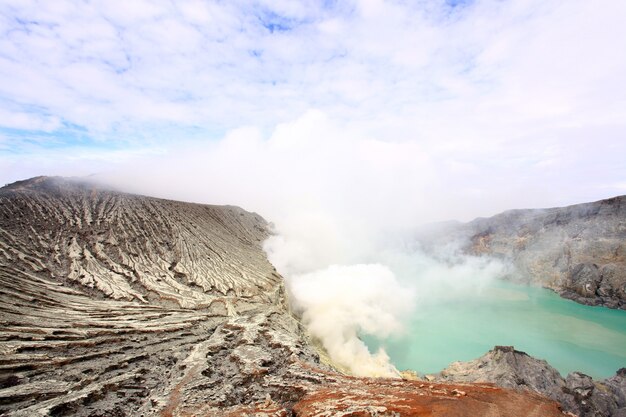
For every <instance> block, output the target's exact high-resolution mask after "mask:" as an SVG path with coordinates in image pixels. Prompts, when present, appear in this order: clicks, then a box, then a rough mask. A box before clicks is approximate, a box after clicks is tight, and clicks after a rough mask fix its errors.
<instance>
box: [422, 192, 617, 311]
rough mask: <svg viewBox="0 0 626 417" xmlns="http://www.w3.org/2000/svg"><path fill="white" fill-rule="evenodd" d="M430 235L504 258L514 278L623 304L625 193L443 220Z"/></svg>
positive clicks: (584, 299)
mask: <svg viewBox="0 0 626 417" xmlns="http://www.w3.org/2000/svg"><path fill="white" fill-rule="evenodd" d="M436 233H440V236H438V237H434V235H435V234H436ZM429 238H433V240H432V241H431V242H430V244H431V245H435V246H436V245H439V244H443V243H445V242H449V241H451V240H456V241H458V242H463V245H464V246H463V250H464V251H465V252H466V253H470V254H473V255H483V254H485V255H490V256H494V257H498V258H501V259H504V260H506V261H509V262H511V263H512V264H513V265H514V267H515V271H514V272H513V273H512V275H511V277H510V278H512V279H514V280H517V281H521V282H527V283H532V284H535V285H541V286H544V287H547V288H551V289H553V290H554V291H556V292H558V293H559V294H561V296H563V297H566V298H570V299H573V300H575V301H577V302H580V303H583V304H590V305H604V306H607V307H611V308H626V196H621V197H615V198H610V199H608V200H601V201H597V202H594V203H586V204H578V205H574V206H569V207H562V208H551V209H540V210H511V211H507V212H504V213H501V214H498V215H496V216H493V217H489V218H479V219H476V220H474V221H472V222H469V223H466V224H447V225H445V227H442V228H437V229H434V230H431V231H430V236H429Z"/></svg>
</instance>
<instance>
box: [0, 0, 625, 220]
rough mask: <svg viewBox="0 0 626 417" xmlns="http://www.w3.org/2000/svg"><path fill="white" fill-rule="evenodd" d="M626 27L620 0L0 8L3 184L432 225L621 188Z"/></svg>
mask: <svg viewBox="0 0 626 417" xmlns="http://www.w3.org/2000/svg"><path fill="white" fill-rule="evenodd" d="M624 21H626V3H625V2H623V1H619V0H613V1H609V0H600V1H598V2H589V1H583V0H568V1H549V2H546V1H538V0H510V1H482V0H476V1H446V0H422V1H413V2H406V1H387V2H385V1H378V0H362V1H359V0H354V1H345V2H333V1H325V2H322V1H309V2H306V1H284V0H280V1H228V2H218V1H201V0H194V1H182V2H169V1H152V2H148V1H140V0H136V1H132V2H127V1H100V2H98V1H94V2H83V1H62V0H59V1H54V2H46V1H43V2H37V1H29V0H20V1H12V0H8V1H3V2H2V4H1V5H0V182H1V183H8V182H11V181H15V180H19V179H23V178H25V177H29V176H34V175H41V174H52V175H54V174H59V175H89V174H92V173H98V174H101V175H104V176H109V177H110V178H112V179H111V180H112V181H115V178H117V181H118V182H122V181H121V180H120V178H124V179H126V180H128V178H133V181H132V182H130V181H128V182H127V183H126V184H122V185H123V186H126V187H128V188H130V189H133V190H138V191H143V192H148V193H153V194H158V195H161V196H166V197H172V198H183V199H188V200H194V201H204V202H217V203H234V204H240V205H244V206H246V207H250V208H252V209H257V210H261V211H269V212H271V211H272V210H275V205H276V202H277V201H279V202H280V204H281V205H284V206H285V207H287V206H294V205H296V206H297V205H311V204H316V205H319V206H321V207H334V208H336V207H342V210H344V211H346V212H348V211H351V210H353V209H354V207H356V206H359V207H360V206H362V205H365V204H368V203H367V202H368V198H371V194H372V187H374V192H375V193H377V194H380V195H381V196H383V197H384V199H385V200H387V201H396V202H399V203H398V206H402V207H404V209H403V211H404V212H405V213H403V215H402V216H399V218H402V219H407V218H410V217H411V216H418V215H419V216H420V218H424V219H429V220H440V219H443V218H448V217H454V218H471V217H472V216H476V215H485V214H490V213H493V212H496V211H498V210H503V209H506V208H511V207H529V206H551V205H561V204H569V203H574V202H579V201H586V200H593V199H598V198H603V197H608V196H611V195H616V194H623V193H626V163H625V162H624V161H626V138H625V134H626V77H624V76H623V74H626V55H625V54H623V53H621V51H624V50H626V29H625V28H624V25H623V22H624ZM285 132H288V133H285ZM286 135H287V136H288V137H287V136H286ZM165 161H167V162H165ZM294 161H295V162H294ZM268 166H280V167H283V168H284V170H290V173H289V174H288V175H285V174H284V173H283V172H282V171H281V172H277V171H275V170H274V169H273V168H272V169H268ZM249 178H253V179H254V180H253V181H252V184H249V182H250V180H248V179H249ZM194 181H200V183H199V184H200V185H197V184H196V182H194ZM246 182H248V183H246ZM366 182H367V183H368V184H369V187H366V186H364V185H362V183H366ZM181 183H185V184H192V185H193V186H189V187H180V184H181ZM268 189H273V190H282V191H281V192H280V193H278V194H274V193H265V195H264V194H263V193H261V192H259V191H258V190H268ZM340 196H343V197H340ZM424 201H429V202H430V203H429V204H430V205H431V206H432V207H434V208H432V209H429V210H424V209H422V208H421V207H422V206H423V202H424ZM368 206H373V207H371V209H370V211H371V213H367V215H368V216H372V217H375V216H377V215H378V214H379V213H380V212H382V211H384V210H387V209H388V207H387V206H385V205H384V204H380V205H379V204H369V205H368Z"/></svg>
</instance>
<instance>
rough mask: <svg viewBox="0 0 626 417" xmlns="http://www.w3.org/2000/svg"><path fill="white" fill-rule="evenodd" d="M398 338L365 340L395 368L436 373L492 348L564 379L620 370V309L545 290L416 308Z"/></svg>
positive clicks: (495, 291) (624, 328)
mask: <svg viewBox="0 0 626 417" xmlns="http://www.w3.org/2000/svg"><path fill="white" fill-rule="evenodd" d="M406 330H407V331H406V332H405V333H404V335H403V336H401V337H393V338H391V339H388V340H386V341H384V342H382V343H381V342H380V341H379V340H377V339H375V338H372V337H367V336H365V337H364V339H365V341H366V343H367V345H368V347H369V348H370V350H372V351H376V350H377V349H379V348H380V347H384V348H385V350H386V352H387V354H388V355H389V357H390V358H391V362H392V363H393V364H394V365H395V366H396V367H397V368H398V369H413V370H416V371H418V372H421V373H434V372H438V371H441V370H442V369H443V368H445V367H447V366H448V365H449V364H450V363H451V362H454V361H457V360H461V361H467V360H471V359H475V358H477V357H479V356H481V355H483V354H484V353H486V352H487V351H488V350H489V349H491V348H493V346H494V345H514V346H515V348H516V349H518V350H522V351H524V352H526V353H528V354H530V355H532V356H534V357H536V358H540V359H546V360H547V361H548V363H549V364H550V365H552V366H554V367H555V368H556V369H558V370H559V372H560V373H561V374H562V375H563V376H565V375H567V373H569V372H572V371H582V372H584V373H586V374H588V375H591V376H593V377H594V378H605V377H608V376H611V375H613V374H615V371H617V370H618V369H619V368H621V367H625V366H626V311H623V310H611V309H608V308H603V307H590V306H585V305H581V304H578V303H575V302H573V301H570V300H565V299H563V298H560V297H559V296H558V295H557V294H555V293H553V292H552V291H550V290H546V289H542V288H534V287H525V286H517V285H513V284H508V283H504V282H491V283H490V284H489V285H488V286H486V287H484V288H483V289H482V291H480V293H478V294H472V295H470V296H467V297H459V296H457V297H454V298H452V299H447V300H437V301H435V302H433V303H430V304H429V303H422V304H421V305H420V308H419V309H417V310H415V311H414V314H413V317H412V319H411V320H410V323H409V325H408V326H407V329H406Z"/></svg>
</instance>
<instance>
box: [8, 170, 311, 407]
mask: <svg viewBox="0 0 626 417" xmlns="http://www.w3.org/2000/svg"><path fill="white" fill-rule="evenodd" d="M267 236H268V230H267V224H266V222H265V220H263V219H262V218H261V217H260V216H258V215H256V214H254V213H249V212H246V211H244V210H242V209H240V208H237V207H230V206H224V207H221V206H208V205H200V204H190V203H180V202H175V201H167V200H160V199H155V198H149V197H142V196H135V195H129V194H123V193H118V192H112V191H107V190H103V189H101V188H100V187H98V186H95V185H92V184H89V183H87V182H77V181H73V180H67V179H63V178H47V177H38V178H34V179H32V180H27V181H20V182H17V183H14V184H11V185H9V186H7V187H4V188H2V189H1V190H0V313H1V316H0V324H1V329H0V414H7V415H14V416H28V417H31V416H37V415H78V416H126V415H133V416H140V415H161V414H159V413H161V412H163V413H165V414H162V415H167V413H166V411H167V409H168V407H171V404H172V402H176V403H177V406H185V402H186V401H191V402H193V401H195V400H197V401H200V400H199V399H195V400H194V398H195V397H194V393H193V392H183V393H180V392H178V391H176V390H177V387H176V384H177V383H179V382H180V381H181V380H182V379H184V378H186V377H187V378H189V375H188V374H189V372H190V369H193V368H194V367H199V368H201V369H199V370H197V371H198V372H197V373H198V376H195V375H194V383H196V384H205V385H206V386H210V387H212V389H211V391H212V392H214V393H215V395H216V400H215V403H214V404H217V405H221V406H228V405H230V404H234V403H236V402H237V401H242V402H243V403H246V402H250V401H253V400H254V399H255V398H256V397H258V396H261V397H262V399H265V396H266V395H268V394H270V393H272V392H279V391H284V392H285V393H287V392H288V391H286V390H285V389H284V388H285V387H284V386H281V385H280V383H281V381H283V379H284V380H289V378H286V377H285V378H282V377H276V378H277V379H278V380H279V381H278V382H277V383H276V385H277V386H276V387H274V388H271V387H270V388H268V387H265V388H263V389H258V390H255V392H256V393H255V395H254V396H252V397H246V395H247V394H246V392H245V391H246V390H250V389H249V385H250V384H252V382H249V381H247V382H245V383H244V382H241V381H240V383H236V384H235V381H236V378H235V375H234V374H237V375H238V378H245V377H246V375H248V373H247V372H249V373H250V374H255V373H259V372H263V370H264V369H266V368H267V367H276V368H281V369H282V367H287V364H289V363H291V362H293V361H296V360H299V359H300V358H302V359H303V360H308V361H310V362H311V363H315V362H316V361H317V355H316V354H315V353H314V352H313V351H312V350H311V349H310V348H308V347H307V346H308V344H307V343H306V338H305V336H304V335H303V332H302V329H301V327H300V325H299V323H298V322H297V321H296V320H295V319H294V318H293V317H291V315H289V314H288V313H287V309H286V308H285V307H284V302H285V300H284V288H283V283H282V279H281V277H280V276H279V275H277V273H276V272H275V270H274V268H273V267H272V266H271V264H270V263H269V262H268V261H267V259H266V257H265V255H264V253H263V251H262V250H261V242H262V241H263V240H264V239H265V238H266V237H267ZM251 322H252V323H255V327H254V328H255V331H256V332H257V334H255V335H252V334H251V333H250V331H247V330H246V329H247V328H248V327H250V323H251ZM269 323H272V325H270V324H269ZM246 332H247V333H246ZM253 336H255V337H256V338H255V337H253ZM242 337H247V338H248V339H249V340H248V339H246V340H244V341H242V340H241V339H242ZM253 339H254V341H255V342H260V341H262V343H261V347H259V346H257V344H252V341H253ZM216 340H218V342H217V344H216V342H215V341H216ZM246 343H247V344H246ZM216 346H217V347H216ZM228 355H232V356H233V357H232V358H228ZM207 357H208V358H209V361H208V362H207ZM199 364H202V366H200V365H199ZM240 368H241V369H240ZM244 368H245V369H244ZM209 370H210V372H209ZM193 372H196V371H193ZM285 372H286V371H285ZM283 373H284V372H283ZM205 374H206V375H205ZM277 374H280V372H277ZM281 378H282V379H281ZM248 382H249V383H248ZM250 386H251V385H250ZM190 390H191V391H193V388H190ZM198 392H199V393H201V392H203V391H201V390H198ZM282 395H287V394H282ZM217 397H219V398H217ZM159 410H160V411H159ZM163 410H165V411H163ZM209 411H210V410H208V411H207V413H209Z"/></svg>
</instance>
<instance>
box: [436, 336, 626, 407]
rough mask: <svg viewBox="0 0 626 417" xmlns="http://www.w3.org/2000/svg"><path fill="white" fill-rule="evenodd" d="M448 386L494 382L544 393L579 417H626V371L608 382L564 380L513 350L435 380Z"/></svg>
mask: <svg viewBox="0 0 626 417" xmlns="http://www.w3.org/2000/svg"><path fill="white" fill-rule="evenodd" d="M436 379H437V380H439V381H446V382H491V383H494V384H496V385H498V386H501V387H507V388H515V389H523V390H529V391H534V392H538V393H541V394H543V395H546V396H548V397H549V398H552V399H553V400H555V401H558V402H559V403H561V404H562V405H563V408H564V409H565V410H567V411H569V412H571V413H574V414H576V415H578V416H579V417H624V416H626V368H622V369H620V370H619V371H617V373H616V374H615V375H614V376H612V377H610V378H607V379H605V380H602V381H594V380H593V379H592V378H591V377H590V376H588V375H585V374H582V373H580V372H572V373H571V374H569V375H568V376H567V377H566V378H563V377H562V376H561V375H560V374H559V372H558V371H557V370H556V369H554V368H553V367H552V366H550V365H549V364H548V363H547V362H546V361H544V360H539V359H535V358H533V357H531V356H529V355H527V354H526V353H524V352H519V351H517V350H515V349H514V348H513V347H511V346H496V347H495V348H494V349H493V350H491V351H489V352H488V353H486V354H485V355H484V356H482V357H480V358H478V359H475V360H473V361H469V362H455V363H453V364H452V365H450V366H449V367H448V368H446V369H445V370H443V371H442V372H441V373H440V374H438V375H437V376H436Z"/></svg>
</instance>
